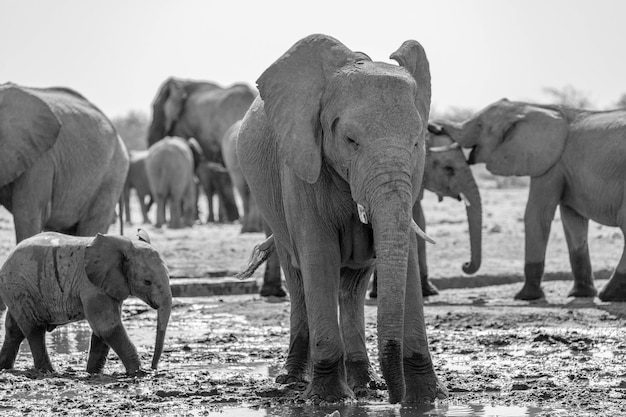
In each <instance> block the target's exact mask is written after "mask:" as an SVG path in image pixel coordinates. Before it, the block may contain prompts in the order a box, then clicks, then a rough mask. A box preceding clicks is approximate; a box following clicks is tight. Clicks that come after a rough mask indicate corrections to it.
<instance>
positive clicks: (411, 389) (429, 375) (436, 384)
mask: <svg viewBox="0 0 626 417" xmlns="http://www.w3.org/2000/svg"><path fill="white" fill-rule="evenodd" d="M418 269H419V266H418V262H417V237H416V236H415V235H414V234H411V244H410V245H409V258H408V267H407V283H406V293H405V311H404V351H403V367H404V380H405V385H406V394H405V398H404V402H408V403H424V402H432V401H434V400H435V399H437V398H439V399H444V398H447V396H448V391H447V389H446V388H445V386H444V385H443V384H442V383H441V382H440V381H439V378H437V375H436V374H435V371H434V369H433V363H432V359H431V356H430V351H429V348H428V338H427V336H426V323H425V320H424V297H423V296H422V288H421V286H422V285H421V283H420V279H419V271H418Z"/></svg>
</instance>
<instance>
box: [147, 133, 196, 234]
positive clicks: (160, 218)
mask: <svg viewBox="0 0 626 417" xmlns="http://www.w3.org/2000/svg"><path fill="white" fill-rule="evenodd" d="M146 172H147V174H148V181H149V183H150V191H151V193H152V196H153V197H154V200H155V201H156V205H157V220H156V224H155V226H156V227H161V226H163V225H164V224H165V218H166V216H165V208H166V205H168V206H169V219H170V220H169V223H168V226H169V227H170V228H171V229H178V228H181V227H183V226H192V225H193V223H194V221H195V214H196V186H195V183H194V155H193V152H192V150H191V148H190V146H189V144H188V142H187V140H185V139H183V138H180V137H166V138H164V139H163V140H160V141H159V142H157V143H155V144H154V145H152V146H150V148H149V149H148V157H147V159H146Z"/></svg>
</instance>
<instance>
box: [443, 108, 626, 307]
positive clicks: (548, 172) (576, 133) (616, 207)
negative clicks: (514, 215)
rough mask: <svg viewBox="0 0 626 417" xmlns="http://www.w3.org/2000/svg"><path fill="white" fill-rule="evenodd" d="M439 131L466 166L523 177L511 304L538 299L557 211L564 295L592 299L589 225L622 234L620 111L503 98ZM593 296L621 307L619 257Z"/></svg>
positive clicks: (624, 183) (624, 170)
mask: <svg viewBox="0 0 626 417" xmlns="http://www.w3.org/2000/svg"><path fill="white" fill-rule="evenodd" d="M441 125H442V126H443V129H444V131H445V132H446V133H447V134H449V135H450V136H451V137H452V138H453V139H454V140H455V141H456V142H458V143H459V144H460V145H461V146H463V147H466V148H471V149H472V152H471V154H470V157H469V162H470V163H479V162H485V163H486V164H487V169H488V170H489V171H490V172H492V173H493V174H496V175H507V176H508V175H529V176H530V177H531V180H530V193H529V196H528V203H527V205H526V213H525V215H524V227H525V237H526V251H525V266H524V275H525V282H524V286H523V288H522V289H521V291H520V292H518V293H517V295H516V296H515V298H517V299H522V300H535V299H538V298H542V297H544V292H543V290H542V288H541V278H542V276H543V272H544V271H543V270H544V264H545V256H546V246H547V243H548V237H549V236H550V226H551V223H552V219H553V218H554V212H555V210H556V207H557V205H558V206H559V207H560V211H561V221H562V222H563V229H564V230H565V239H566V241H567V246H568V249H569V257H570V264H571V267H572V273H573V275H574V287H573V288H572V290H571V291H570V292H569V296H574V297H593V296H595V295H596V294H597V291H596V288H595V286H594V283H593V272H592V269H591V261H590V257H589V246H588V242H587V234H588V228H589V220H593V221H596V222H598V223H600V224H603V225H606V226H617V227H620V228H621V229H622V232H623V233H625V232H626V216H625V214H626V201H625V200H624V198H623V195H624V189H625V187H626V164H625V163H624V161H626V110H613V111H587V110H579V109H572V108H567V107H562V106H550V105H537V104H529V103H522V102H514V101H509V100H506V99H503V100H500V101H498V102H495V103H493V104H491V105H490V106H488V107H486V108H485V109H483V110H481V111H480V112H478V113H476V114H475V115H474V116H473V117H472V118H470V119H469V120H467V121H465V122H463V123H448V122H442V123H441ZM599 297H600V299H601V300H603V301H626V252H624V253H622V257H621V259H620V261H619V263H618V265H617V268H616V269H615V271H614V272H613V274H612V275H611V278H610V280H609V282H608V283H607V284H606V286H605V287H604V288H603V289H602V291H600V294H599Z"/></svg>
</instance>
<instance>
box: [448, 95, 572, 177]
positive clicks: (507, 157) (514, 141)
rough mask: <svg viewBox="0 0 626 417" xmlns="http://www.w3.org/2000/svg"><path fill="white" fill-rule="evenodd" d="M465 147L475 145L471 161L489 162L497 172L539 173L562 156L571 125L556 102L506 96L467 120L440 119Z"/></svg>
mask: <svg viewBox="0 0 626 417" xmlns="http://www.w3.org/2000/svg"><path fill="white" fill-rule="evenodd" d="M440 124H441V126H442V127H443V129H444V131H445V132H446V133H447V134H449V135H450V137H452V139H454V141H455V142H457V143H459V144H460V145H461V146H463V147H464V148H472V152H471V154H470V158H469V163H479V162H485V163H486V164H487V169H488V170H489V171H490V172H491V173H493V174H496V175H504V176H509V175H518V176H525V175H529V176H531V177H536V176H540V175H542V174H544V173H545V172H546V171H547V170H548V169H550V168H551V167H552V166H553V165H554V164H555V163H556V162H557V161H558V160H559V158H560V157H561V153H562V152H563V149H564V148H565V141H566V139H567V134H568V127H567V121H566V120H565V117H564V115H563V113H562V112H561V111H560V110H559V108H558V107H555V106H538V105H531V104H527V103H520V102H514V101H509V100H507V99H502V100H500V101H497V102H495V103H493V104H491V105H490V106H488V107H486V108H485V109H483V110H481V111H480V112H478V113H477V114H476V115H474V116H473V117H472V118H470V119H469V120H467V121H465V122H463V123H451V122H440Z"/></svg>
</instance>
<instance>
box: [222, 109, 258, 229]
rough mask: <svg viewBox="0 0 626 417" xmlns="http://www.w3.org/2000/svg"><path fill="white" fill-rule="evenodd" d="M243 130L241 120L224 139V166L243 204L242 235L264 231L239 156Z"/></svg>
mask: <svg viewBox="0 0 626 417" xmlns="http://www.w3.org/2000/svg"><path fill="white" fill-rule="evenodd" d="M240 128H241V120H240V121H238V122H236V123H235V124H234V125H232V126H231V127H230V128H229V129H228V130H227V131H226V134H224V138H223V139H222V146H221V148H222V156H223V157H224V165H225V166H226V169H227V170H228V175H229V176H230V179H231V181H232V183H233V185H234V186H235V188H236V189H237V192H238V193H239V196H240V197H241V201H242V202H243V221H242V225H241V233H255V232H262V231H263V216H262V215H261V211H260V210H259V207H258V205H257V204H256V202H255V201H254V198H253V197H252V195H251V194H250V188H249V187H248V183H247V182H246V178H245V177H244V175H243V171H242V170H241V165H240V164H239V157H238V156H237V136H238V135H239V129H240Z"/></svg>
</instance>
